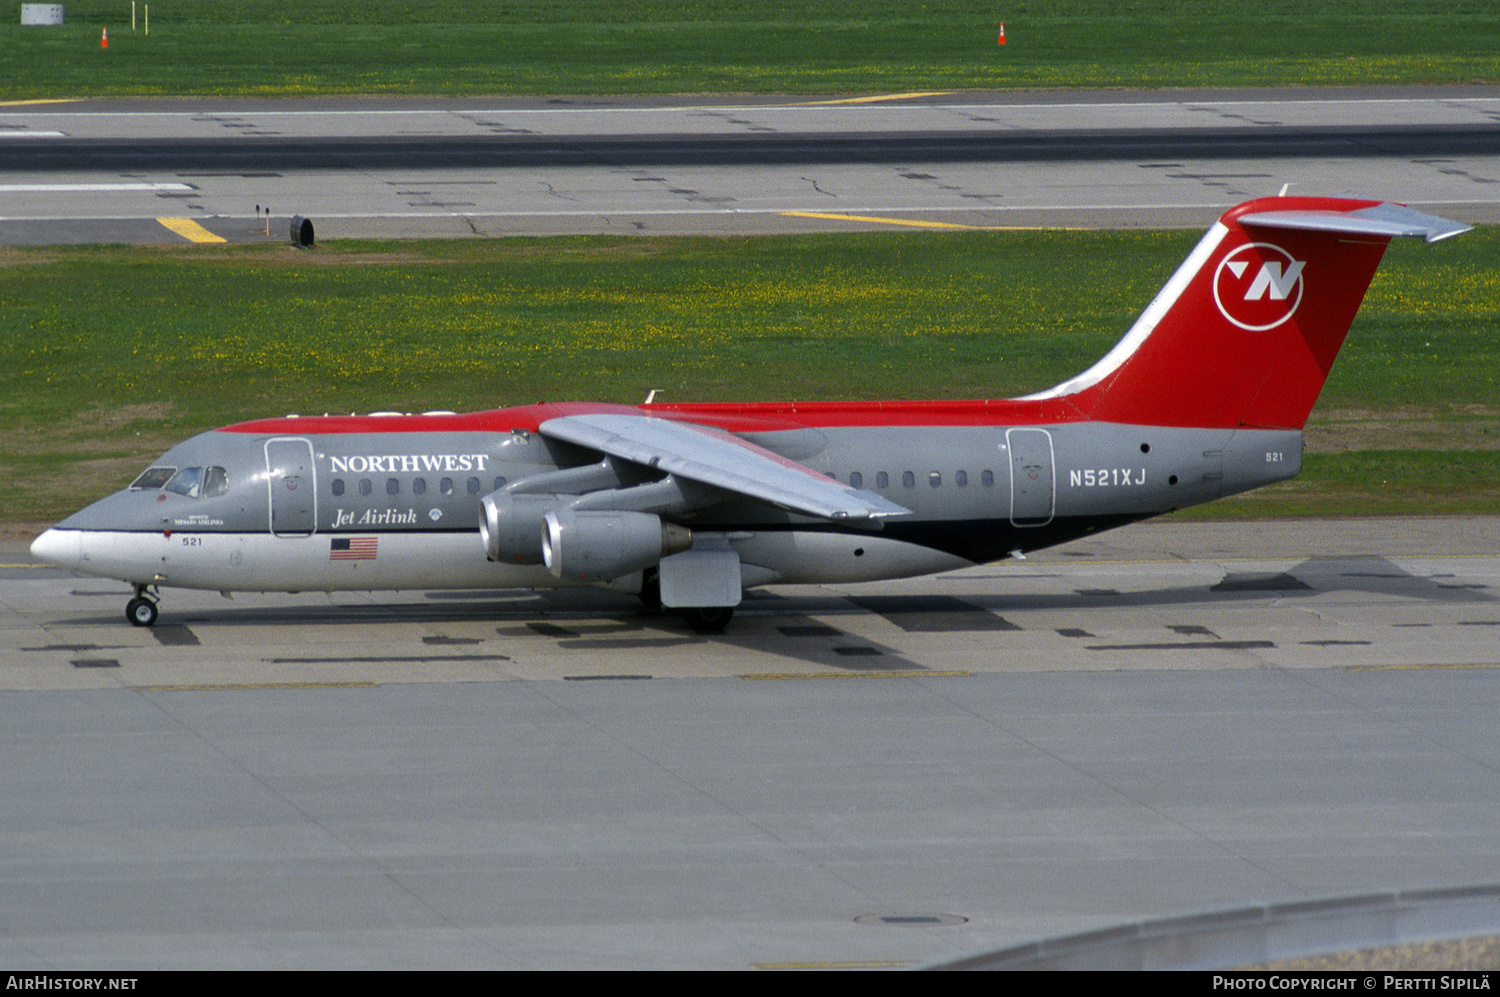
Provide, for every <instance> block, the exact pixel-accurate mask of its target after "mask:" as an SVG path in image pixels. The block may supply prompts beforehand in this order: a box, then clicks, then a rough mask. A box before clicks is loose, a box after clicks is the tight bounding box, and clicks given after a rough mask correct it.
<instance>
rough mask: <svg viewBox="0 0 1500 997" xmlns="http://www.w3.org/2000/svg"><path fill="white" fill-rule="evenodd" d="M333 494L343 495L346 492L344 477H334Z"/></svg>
mask: <svg viewBox="0 0 1500 997" xmlns="http://www.w3.org/2000/svg"><path fill="white" fill-rule="evenodd" d="M333 494H335V495H342V494H344V479H343V478H334V479H333Z"/></svg>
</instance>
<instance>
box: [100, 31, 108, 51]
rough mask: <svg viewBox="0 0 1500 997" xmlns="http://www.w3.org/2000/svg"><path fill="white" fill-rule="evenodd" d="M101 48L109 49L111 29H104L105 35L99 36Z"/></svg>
mask: <svg viewBox="0 0 1500 997" xmlns="http://www.w3.org/2000/svg"><path fill="white" fill-rule="evenodd" d="M99 47H100V48H109V29H108V28H105V29H104V34H102V35H100V36H99Z"/></svg>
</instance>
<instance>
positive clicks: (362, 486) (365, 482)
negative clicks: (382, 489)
mask: <svg viewBox="0 0 1500 997" xmlns="http://www.w3.org/2000/svg"><path fill="white" fill-rule="evenodd" d="M373 491H375V486H374V485H372V484H370V479H369V478H360V479H359V493H360V494H361V495H369V494H370V493H371V492H373Z"/></svg>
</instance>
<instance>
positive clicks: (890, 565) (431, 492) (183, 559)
mask: <svg viewBox="0 0 1500 997" xmlns="http://www.w3.org/2000/svg"><path fill="white" fill-rule="evenodd" d="M1461 231H1464V227H1463V226H1460V225H1456V224H1453V223H1451V222H1446V221H1444V220H1442V219H1437V218H1433V217H1431V216H1429V215H1424V214H1421V213H1419V212H1415V211H1412V210H1410V209H1407V208H1403V207H1400V206H1396V205H1390V204H1384V203H1381V202H1373V201H1355V200H1346V199H1333V198H1267V199H1262V200H1259V201H1253V202H1250V203H1248V204H1245V205H1241V206H1240V207H1238V208H1235V209H1233V210H1232V211H1230V212H1227V213H1226V214H1225V215H1224V216H1223V218H1222V219H1221V220H1220V222H1219V223H1218V224H1217V225H1215V226H1214V228H1213V229H1211V230H1210V232H1209V233H1208V234H1207V235H1206V236H1205V237H1204V239H1203V241H1202V242H1200V244H1199V246H1198V248H1197V249H1195V250H1194V251H1193V253H1192V254H1191V255H1190V256H1189V257H1188V259H1187V260H1186V261H1185V262H1184V263H1183V265H1182V267H1181V268H1180V269H1179V270H1178V272H1177V273H1176V274H1175V275H1174V276H1173V277H1172V278H1171V279H1170V280H1169V281H1168V282H1167V284H1166V286H1165V287H1164V288H1163V289H1162V291H1161V292H1160V293H1159V294H1158V295H1157V297H1156V298H1155V299H1154V300H1153V301H1152V302H1151V304H1150V305H1148V306H1147V308H1146V310H1145V311H1144V312H1143V313H1142V315H1141V317H1140V319H1138V320H1137V322H1136V324H1135V325H1134V326H1133V327H1132V328H1131V330H1130V331H1129V332H1128V333H1127V334H1126V336H1125V337H1124V338H1123V339H1122V340H1121V341H1120V343H1119V344H1118V345H1116V347H1115V348H1114V349H1113V350H1111V351H1110V352H1109V353H1108V354H1107V355H1106V356H1105V357H1104V358H1103V359H1101V360H1100V361H1098V362H1097V363H1096V364H1094V366H1092V367H1090V368H1089V369H1088V370H1086V371H1084V372H1083V373H1082V374H1080V375H1078V376H1077V377H1075V378H1072V379H1070V380H1069V381H1066V382H1064V383H1063V384H1060V385H1058V386H1056V387H1054V388H1051V389H1048V390H1047V391H1042V392H1038V393H1037V394H1034V395H1029V396H1026V397H1024V398H1017V399H1009V400H976V401H958V402H923V401H909V402H902V401H896V402H866V403H842V402H813V403H745V404H732V403H729V404H726V403H715V404H708V403H703V404H654V405H653V404H645V405H639V406H625V405H615V404H606V403H587V402H570V403H558V404H538V405H530V406H524V407H519V408H507V409H497V410H493V411H487V412H477V413H470V414H455V413H427V414H421V415H400V414H386V415H374V416H316V417H286V418H280V419H264V420H259V421H253V422H245V423H240V424H238V425H234V426H229V427H225V428H223V429H219V430H215V431H212V432H208V433H203V434H200V435H199V436H196V437H194V438H192V439H190V440H188V441H186V442H184V443H182V444H180V445H179V446H177V447H174V448H173V449H171V450H170V451H168V452H167V453H166V454H164V455H162V457H161V458H160V459H159V460H157V461H156V462H155V463H153V464H152V466H151V467H150V468H148V469H147V470H146V471H144V472H143V473H142V474H141V475H140V476H139V477H138V478H137V479H136V480H135V482H133V483H132V484H131V485H130V486H129V487H128V488H126V489H125V490H123V491H120V492H117V493H115V494H114V495H111V496H109V497H107V498H105V499H103V500H102V501H100V502H97V503H95V504H93V505H91V506H89V507H88V508H87V509H84V510H83V511H81V512H79V513H76V514H75V515H73V516H71V517H69V518H68V519H65V520H64V521H63V522H61V523H59V524H58V525H57V526H56V527H54V528H52V529H51V530H48V531H47V532H46V533H44V534H43V535H42V536H41V537H39V538H38V539H37V541H36V544H35V545H34V546H33V551H34V552H35V553H36V554H37V555H38V556H39V557H41V558H43V559H45V560H48V561H51V562H53V563H56V564H60V565H63V566H66V567H69V568H72V569H75V570H78V571H82V572H86V573H89V574H94V575H102V576H106V577H112V578H120V579H123V580H125V581H128V582H131V583H133V584H134V585H135V586H136V589H137V593H136V598H135V599H133V600H131V602H130V605H129V606H128V607H127V616H129V618H130V619H131V621H132V622H134V623H136V624H139V625H149V624H151V623H153V622H155V619H156V614H157V608H156V596H155V595H154V593H155V592H156V591H158V590H159V588H160V587H170V586H178V587H187V588H204V589H218V590H223V591H226V592H228V591H270V590H290V591H300V590H334V589H403V588H443V587H448V588H496V589H500V588H515V587H543V586H557V585H584V584H587V585H606V586H610V587H613V588H616V589H620V590H623V591H627V592H634V593H637V594H640V595H641V596H642V597H643V598H645V599H647V601H650V602H660V603H661V604H663V605H665V606H667V607H670V608H675V609H677V610H679V611H681V612H683V614H684V615H685V616H686V617H687V618H688V621H689V622H690V623H692V624H693V625H694V626H697V627H699V628H702V629H716V628H718V627H720V626H722V625H723V624H724V623H726V622H727V621H728V619H729V615H730V613H731V612H732V609H733V607H734V606H735V605H736V604H737V603H738V602H739V601H740V596H741V593H742V591H743V589H745V588H747V587H753V586H757V585H767V584H775V583H784V584H790V583H817V582H851V581H866V580H876V579H883V578H897V577H906V576H912V575H921V574H927V573H931V572H938V571H944V570H949V569H952V568H957V567H962V566H965V565H970V564H975V563H983V562H987V561H993V560H997V559H999V558H1003V557H1005V556H1007V555H1022V554H1024V553H1025V552H1027V551H1030V550H1034V549H1038V548H1043V547H1048V546H1051V545H1054V544H1058V543H1062V542H1065V541H1068V540H1073V539H1076V538H1078V537H1082V536H1086V535H1088V534H1091V533H1094V532H1096V531H1099V530H1103V529H1107V528H1110V527H1114V526H1119V525H1122V524H1124V523H1128V522H1132V521H1135V520H1139V519H1143V518H1146V517H1149V516H1155V515H1160V514H1162V513H1165V512H1169V511H1172V510H1174V509H1181V508H1185V507H1187V506H1191V505H1196V504H1199V503H1202V502H1207V501H1210V500H1212V499H1215V498H1219V497H1221V496H1225V495H1231V494H1234V493H1237V492H1242V491H1246V490H1248V489H1251V488H1256V487H1259V486H1261V485H1265V484H1269V483H1271V482H1275V481H1281V480H1284V479H1287V478H1290V477H1292V476H1294V475H1295V474H1297V473H1298V471H1299V470H1301V467H1302V449H1303V442H1302V427H1303V425H1304V424H1305V422H1306V419H1307V414H1308V412H1309V410H1310V409H1311V408H1312V405H1313V403H1314V401H1315V400H1316V398H1317V395H1318V392H1319V390H1320V389H1321V387H1322V384H1323V380H1324V378H1325V377H1326V376H1327V373H1328V369H1329V367H1330V366H1331V365H1332V363H1333V359H1334V356H1335V355H1336V354H1337V352H1338V349H1339V347H1340V346H1341V344H1342V342H1343V339H1344V335H1345V333H1346V332H1347V330H1348V328H1349V325H1350V323H1351V322H1352V320H1353V317H1354V314H1355V312H1356V311H1357V309H1358V307H1359V304H1360V301H1361V300H1362V298H1363V295H1364V291H1365V288H1366V287H1367V286H1368V283H1369V280H1370V278H1371V276H1372V275H1373V274H1374V271H1375V268H1376V267H1377V266H1378V264H1379V261H1380V257H1381V254H1382V253H1383V251H1384V249H1385V246H1386V244H1387V243H1388V242H1389V240H1390V239H1391V238H1392V237H1395V236H1401V235H1415V236H1420V237H1422V238H1424V239H1426V240H1427V241H1429V242H1432V241H1437V240H1439V239H1442V238H1446V237H1448V236H1450V235H1455V234H1457V233H1459V232H1461Z"/></svg>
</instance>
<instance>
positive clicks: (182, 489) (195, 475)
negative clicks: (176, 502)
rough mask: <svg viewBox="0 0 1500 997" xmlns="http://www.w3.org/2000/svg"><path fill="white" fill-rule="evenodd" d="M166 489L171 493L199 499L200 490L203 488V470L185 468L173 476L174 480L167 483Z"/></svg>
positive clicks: (199, 468)
mask: <svg viewBox="0 0 1500 997" xmlns="http://www.w3.org/2000/svg"><path fill="white" fill-rule="evenodd" d="M166 487H167V491H169V492H176V493H177V494H178V495H186V496H187V497H188V498H197V497H198V492H199V490H200V489H201V488H202V487H203V468H201V467H184V468H183V469H182V470H180V471H178V472H177V473H176V474H174V475H172V480H171V481H168V482H167V486H166Z"/></svg>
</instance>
